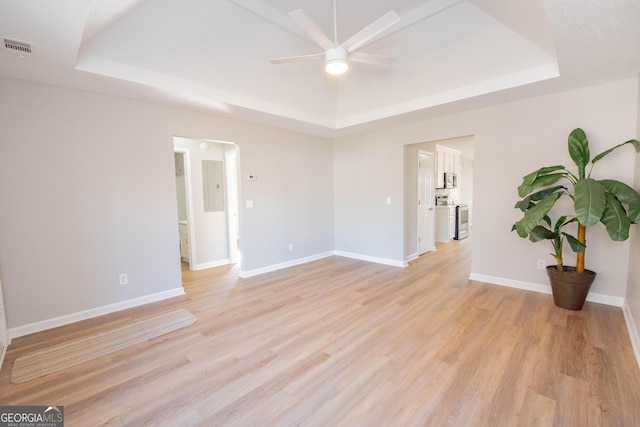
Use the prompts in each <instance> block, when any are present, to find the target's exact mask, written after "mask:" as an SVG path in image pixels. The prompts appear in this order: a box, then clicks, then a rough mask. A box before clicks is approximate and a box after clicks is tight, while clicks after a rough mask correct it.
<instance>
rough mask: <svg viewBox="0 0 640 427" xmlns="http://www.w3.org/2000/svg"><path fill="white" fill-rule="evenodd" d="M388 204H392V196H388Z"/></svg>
mask: <svg viewBox="0 0 640 427" xmlns="http://www.w3.org/2000/svg"><path fill="white" fill-rule="evenodd" d="M387 204H388V205H390V204H391V197H389V196H387Z"/></svg>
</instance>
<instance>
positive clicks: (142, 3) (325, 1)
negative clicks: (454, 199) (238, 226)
mask: <svg viewBox="0 0 640 427" xmlns="http://www.w3.org/2000/svg"><path fill="white" fill-rule="evenodd" d="M296 9H303V10H304V11H305V12H306V13H307V14H308V15H309V16H310V17H311V19H312V20H313V21H315V22H316V23H317V24H318V26H319V27H320V28H321V29H322V31H324V32H325V33H326V34H327V35H328V36H329V37H330V38H333V33H334V29H333V4H332V0H322V1H320V0H209V1H207V0H181V1H175V0H65V1H55V2H54V1H51V0H29V1H24V0H0V36H3V37H6V38H11V39H14V40H18V41H25V42H30V43H33V44H34V45H35V55H33V56H31V57H28V58H21V57H20V56H19V55H16V54H11V53H7V52H4V51H0V75H1V76H4V77H9V78H17V79H25V80H32V81H37V82H42V83H46V84H53V85H59V86H64V87H73V88H78V89H84V90H89V91H95V92H101V93H109V94H112V95H116V96H122V97H127V98H133V99H141V100H146V101H150V102H158V103H163V104H168V105H175V106H180V107H185V108H190V109H194V110H198V111H206V112H212V113H214V114H218V115H228V116H234V117H238V118H241V119H248V120H253V121H258V122H263V123H270V124H273V125H276V126H282V127H285V128H290V129H295V130H300V131H304V132H309V133H313V134H318V135H325V136H339V135H345V134H348V133H352V132H356V131H362V130H368V129H374V128H376V127H380V126H388V125H391V124H397V123H401V122H403V121H407V120H415V119H416V118H420V117H428V116H430V115H435V114H442V113H447V112H454V111H457V110H460V109H463V108H469V107H477V106H483V105H489V104H491V103H495V102H504V101H507V100H514V99H518V98H521V97H528V96H532V95H535V94H541V93H548V92H552V91H558V90H563V89H569V88H575V87H580V86H584V85H589V84H596V83H601V82H604V81H609V80H617V79H623V78H631V77H637V76H638V74H639V73H640V25H639V24H638V22H640V1H638V0H606V1H603V0H547V1H544V0H512V1H504V0H467V1H462V0H427V1H425V0H377V1H375V2H373V1H370V0H349V1H347V0H337V23H338V26H337V34H338V42H342V41H344V40H346V39H348V38H349V37H350V36H352V35H353V34H355V33H356V32H358V31H359V30H361V29H362V28H364V27H366V26H367V25H368V24H370V23H371V22H373V21H374V20H376V19H377V18H378V17H380V16H382V15H383V14H385V13H386V12H388V11H389V10H394V11H395V12H397V13H398V14H399V15H400V16H401V20H400V21H399V22H398V23H397V24H395V25H394V26H392V27H391V28H389V29H388V30H387V31H385V32H384V33H382V34H381V35H380V36H379V37H377V38H376V39H374V40H373V42H371V43H369V44H367V45H365V46H363V47H362V48H360V49H359V51H361V52H366V53H375V54H380V55H386V56H392V57H395V58H396V61H395V62H394V63H393V64H392V65H372V64H362V63H351V64H350V69H349V71H347V73H346V74H344V75H342V76H329V75H327V74H325V73H324V71H323V68H324V67H323V62H322V61H305V62H299V63H289V64H279V65H273V64H271V63H270V62H269V59H272V58H279V57H286V56H296V55H307V54H316V53H321V52H322V51H323V49H322V48H320V47H318V46H317V45H316V44H315V43H314V42H313V41H312V39H311V38H310V37H309V36H308V35H307V34H306V33H305V32H304V31H303V30H301V29H300V28H299V27H298V26H297V24H296V23H295V22H294V21H293V19H291V17H289V15H288V13H289V12H291V11H293V10H296Z"/></svg>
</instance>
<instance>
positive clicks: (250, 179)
mask: <svg viewBox="0 0 640 427" xmlns="http://www.w3.org/2000/svg"><path fill="white" fill-rule="evenodd" d="M256 178H257V176H255V174H252V173H250V174H249V175H247V181H255V180H256Z"/></svg>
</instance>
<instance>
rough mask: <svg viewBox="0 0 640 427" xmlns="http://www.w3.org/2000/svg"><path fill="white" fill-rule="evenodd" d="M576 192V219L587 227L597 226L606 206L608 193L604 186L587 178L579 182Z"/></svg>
mask: <svg viewBox="0 0 640 427" xmlns="http://www.w3.org/2000/svg"><path fill="white" fill-rule="evenodd" d="M574 190H575V195H574V205H575V211H576V217H578V221H579V222H580V224H582V225H584V226H585V227H590V226H592V225H594V224H597V223H598V221H600V218H602V213H603V212H604V207H605V204H606V198H605V193H606V192H605V191H604V187H603V186H602V184H600V183H599V182H598V181H596V180H595V179H591V178H586V179H582V180H580V181H578V182H577V183H576V185H575V187H574Z"/></svg>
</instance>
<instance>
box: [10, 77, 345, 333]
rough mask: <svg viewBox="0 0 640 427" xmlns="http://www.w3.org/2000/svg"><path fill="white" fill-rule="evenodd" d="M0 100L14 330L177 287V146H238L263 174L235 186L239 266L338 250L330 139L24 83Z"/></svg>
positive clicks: (244, 165)
mask: <svg viewBox="0 0 640 427" xmlns="http://www.w3.org/2000/svg"><path fill="white" fill-rule="evenodd" d="M0 98H1V99H2V102H1V103H0V135H1V139H0V141H1V142H0V199H1V200H2V209H0V271H2V283H3V286H4V291H5V295H4V296H5V303H6V312H7V320H8V325H9V327H10V328H16V327H21V326H24V325H29V324H33V323H36V322H41V321H45V320H49V319H54V318H58V317H61V316H66V315H70V314H73V313H79V312H84V311H85V310H93V309H96V308H100V307H107V306H110V305H112V304H117V303H121V302H123V301H130V300H134V299H136V298H142V297H145V296H148V295H155V294H158V293H162V292H164V291H168V290H176V289H181V275H180V261H179V243H178V239H177V236H176V223H177V220H178V215H177V211H176V190H175V185H176V184H175V174H174V156H173V137H174V135H188V136H190V137H193V138H195V139H214V140H223V141H235V142H236V143H238V145H239V146H240V148H241V153H242V155H241V156H240V171H241V172H240V173H241V175H243V176H246V173H248V172H249V171H250V172H252V173H257V174H258V180H256V181H252V182H250V185H247V182H246V181H245V180H243V181H242V182H241V183H240V186H241V192H242V194H241V197H242V201H241V205H242V207H241V212H240V215H241V224H242V229H243V231H242V234H243V237H246V238H245V239H244V241H243V254H242V255H243V256H242V268H247V269H253V268H259V267H262V266H267V265H271V264H274V263H278V262H286V261H287V260H290V259H293V258H295V257H303V256H305V255H309V254H317V253H324V252H326V251H330V250H332V249H333V247H334V242H333V228H334V227H333V211H332V199H333V181H332V179H333V172H332V141H331V140H329V139H326V138H320V137H313V136H308V135H303V134H299V133H295V132H289V131H285V130H281V129H276V128H273V127H269V126H264V125H258V124H253V123H248V122H243V121H239V120H233V119H227V118H222V117H215V116H212V115H209V114H200V113H196V112H192V111H186V110H180V109H175V108H170V107H164V106H160V105H155V104H147V103H142V102H137V101H131V100H126V99H123V98H116V97H111V96H106V95H101V94H94V93H90V92H85V91H79V90H70V89H65V88H60V87H52V86H47V85H41V84H35V83H30V82H25V81H21V80H11V79H0ZM244 187H246V188H244ZM246 198H250V199H252V200H254V201H255V208H254V209H253V210H247V209H246V208H244V200H245V199H246ZM247 211H250V212H248V213H247ZM291 241H293V242H296V243H299V244H298V245H296V247H295V249H294V250H293V251H288V249H287V245H288V243H289V242H291ZM121 273H127V274H128V277H129V284H128V285H124V286H122V285H119V282H118V276H119V274H121Z"/></svg>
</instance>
